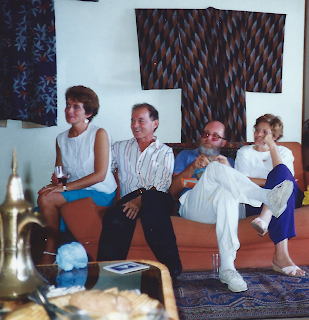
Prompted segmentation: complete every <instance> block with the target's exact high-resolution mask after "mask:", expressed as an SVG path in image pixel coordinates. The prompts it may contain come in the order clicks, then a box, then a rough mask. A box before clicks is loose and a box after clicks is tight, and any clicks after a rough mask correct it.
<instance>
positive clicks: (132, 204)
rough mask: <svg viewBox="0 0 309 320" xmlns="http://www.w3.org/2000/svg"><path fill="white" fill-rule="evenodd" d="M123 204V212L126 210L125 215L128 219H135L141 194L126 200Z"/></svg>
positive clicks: (140, 204)
mask: <svg viewBox="0 0 309 320" xmlns="http://www.w3.org/2000/svg"><path fill="white" fill-rule="evenodd" d="M123 206H124V208H123V210H122V211H123V212H126V211H127V210H128V211H127V213H126V216H127V217H128V218H129V219H135V218H136V216H137V214H138V212H139V210H140V208H141V206H142V196H138V197H137V198H135V199H132V200H130V201H128V202H126V203H125V204H123Z"/></svg>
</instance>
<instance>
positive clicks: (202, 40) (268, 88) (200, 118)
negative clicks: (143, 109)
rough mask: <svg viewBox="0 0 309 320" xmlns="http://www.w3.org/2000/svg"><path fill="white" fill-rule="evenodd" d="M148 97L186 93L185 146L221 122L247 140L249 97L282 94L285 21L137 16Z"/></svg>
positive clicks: (234, 15)
mask: <svg viewBox="0 0 309 320" xmlns="http://www.w3.org/2000/svg"><path fill="white" fill-rule="evenodd" d="M136 23H137V33H138V44H139V55H140V72H141V84H142V89H145V90H147V89H176V88H181V89H182V102H181V104H182V105H181V108H182V142H196V141H197V140H198V138H199V132H201V131H202V129H203V128H204V126H205V123H207V122H208V121H211V120H220V121H221V122H223V123H224V124H225V125H226V126H227V127H228V128H229V129H230V132H231V141H245V140H246V103H245V92H246V91H252V92H265V93H278V92H281V90H282V64H283V39H284V24H285V15H280V14H269V13H258V12H246V11H228V10H217V9H214V8H207V9H201V10H195V9H192V10H191V9H189V10H188V9H177V10H173V9H136Z"/></svg>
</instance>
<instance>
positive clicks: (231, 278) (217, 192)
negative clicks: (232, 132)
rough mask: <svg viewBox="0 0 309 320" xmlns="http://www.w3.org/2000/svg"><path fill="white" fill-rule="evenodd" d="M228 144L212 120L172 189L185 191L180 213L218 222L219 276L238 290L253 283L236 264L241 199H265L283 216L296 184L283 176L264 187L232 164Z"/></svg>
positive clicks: (182, 162)
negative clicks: (187, 181)
mask: <svg viewBox="0 0 309 320" xmlns="http://www.w3.org/2000/svg"><path fill="white" fill-rule="evenodd" d="M225 144H226V138H225V127H224V125H223V124H222V123H221V122H219V121H212V122H209V123H208V124H207V125H206V126H205V128H204V131H203V132H202V133H201V140H200V146H199V148H198V149H195V150H184V151H182V152H180V153H179V155H178V156H177V158H176V161H175V167H174V173H173V180H172V184H171V187H170V189H169V192H170V193H171V194H172V195H173V196H175V195H179V194H180V195H181V197H180V199H179V202H180V209H179V214H180V216H181V217H183V218H186V219H189V220H194V221H197V222H203V223H210V224H216V233H217V240H218V247H219V253H220V259H221V266H220V271H219V278H220V281H221V282H223V283H226V284H227V285H228V288H229V289H230V290H231V291H233V292H241V291H245V290H247V289H248V287H247V283H246V282H245V281H244V280H243V278H242V277H241V275H240V274H239V273H238V272H237V270H236V269H235V266H234V260H235V258H236V251H237V250H238V248H239V240H238V236H237V229H238V220H239V203H246V204H250V205H251V206H260V205H261V203H265V204H266V205H268V206H269V208H270V209H271V210H272V212H273V214H274V215H276V216H279V215H280V214H281V213H282V212H283V211H284V209H285V208H286V203H287V201H288V199H289V197H290V196H291V193H292V190H293V184H292V183H290V181H284V182H283V183H282V184H280V185H278V186H276V187H275V188H274V189H272V190H268V189H263V188H261V187H259V186H257V185H256V184H255V183H253V182H252V181H251V180H250V179H249V178H247V177H246V176H245V175H243V174H241V173H240V172H238V171H236V170H235V169H233V166H234V160H233V159H230V158H226V157H225V156H223V155H221V154H220V150H221V147H222V146H224V145H225ZM201 168H205V171H204V173H203V174H202V176H201V177H200V179H199V181H198V182H197V184H196V185H195V186H194V188H193V189H185V188H184V187H183V185H182V182H181V179H182V178H192V177H196V176H195V172H196V170H200V169H201Z"/></svg>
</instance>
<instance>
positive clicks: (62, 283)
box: [0, 260, 179, 320]
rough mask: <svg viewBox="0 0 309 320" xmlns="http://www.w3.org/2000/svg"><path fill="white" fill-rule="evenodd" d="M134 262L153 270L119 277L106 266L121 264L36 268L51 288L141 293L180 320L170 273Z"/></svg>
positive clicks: (156, 265)
mask: <svg viewBox="0 0 309 320" xmlns="http://www.w3.org/2000/svg"><path fill="white" fill-rule="evenodd" d="M134 261H135V262H139V263H142V264H146V265H149V268H148V269H146V270H141V271H136V272H132V273H127V274H117V273H113V272H110V271H107V270H105V269H103V267H104V266H107V265H111V264H114V263H116V262H120V261H113V262H90V263H88V265H87V267H86V268H83V269H73V270H71V271H67V272H65V271H64V270H62V269H60V268H58V266H57V265H39V266H36V268H37V270H38V272H39V273H40V274H41V275H42V276H43V278H44V279H46V280H47V282H48V284H49V285H50V286H52V285H54V286H55V287H66V288H70V287H73V286H85V288H86V289H87V290H90V289H99V290H106V289H109V288H113V287H117V288H118V290H119V291H121V290H138V291H140V292H141V293H146V294H147V295H148V296H149V297H150V298H153V299H156V300H159V301H160V302H161V304H162V305H164V308H165V310H166V312H167V313H168V315H169V317H170V319H171V320H179V317H178V312H177V307H176V302H175V297H174V292H173V286H172V282H171V278H170V275H169V271H168V269H167V268H166V267H165V266H164V265H163V264H161V263H158V262H155V261H149V260H134ZM27 302H29V300H25V299H24V300H20V301H16V304H17V305H21V304H24V303H27ZM0 303H1V302H0ZM0 319H1V316H0Z"/></svg>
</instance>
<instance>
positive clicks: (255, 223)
mask: <svg viewBox="0 0 309 320" xmlns="http://www.w3.org/2000/svg"><path fill="white" fill-rule="evenodd" d="M251 226H252V227H253V228H254V229H255V230H256V231H257V232H258V235H259V236H261V237H263V236H265V234H266V233H267V232H268V225H267V224H266V222H265V221H263V220H262V219H261V218H259V217H257V218H255V219H254V220H252V221H251Z"/></svg>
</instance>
